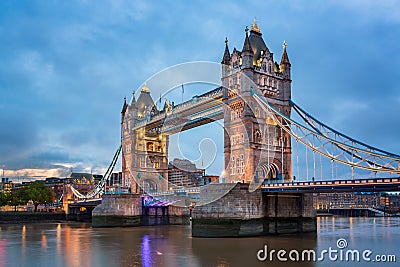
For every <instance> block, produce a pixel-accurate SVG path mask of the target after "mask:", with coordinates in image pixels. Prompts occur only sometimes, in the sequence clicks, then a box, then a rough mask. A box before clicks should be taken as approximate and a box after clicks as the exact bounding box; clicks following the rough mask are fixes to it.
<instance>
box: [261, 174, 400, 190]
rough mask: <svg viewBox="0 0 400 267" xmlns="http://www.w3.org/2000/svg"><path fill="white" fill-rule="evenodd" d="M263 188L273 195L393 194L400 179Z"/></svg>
mask: <svg viewBox="0 0 400 267" xmlns="http://www.w3.org/2000/svg"><path fill="white" fill-rule="evenodd" d="M261 188H262V191H263V192H271V193H278V192H284V193H334V192H369V191H372V192H389V191H391V192H393V191H400V177H399V178H376V179H358V180H336V181H315V182H293V183H290V182H287V183H273V184H265V185H263V186H262V187H261Z"/></svg>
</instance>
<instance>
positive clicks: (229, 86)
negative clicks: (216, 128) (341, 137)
mask: <svg viewBox="0 0 400 267" xmlns="http://www.w3.org/2000/svg"><path fill="white" fill-rule="evenodd" d="M249 32H250V33H249ZM245 33H246V35H245V40H244V44H243V48H242V50H241V51H239V50H237V49H236V48H234V49H233V51H232V53H230V51H229V48H228V40H226V41H225V44H226V45H225V52H224V56H223V59H222V62H221V64H222V79H221V80H222V84H223V86H224V97H223V103H224V104H225V105H224V128H225V133H224V161H225V178H226V182H233V181H245V182H250V181H252V179H255V180H259V179H263V178H264V179H268V180H270V181H274V180H275V181H277V180H280V181H282V180H284V181H291V179H292V162H291V139H290V136H289V135H288V134H287V133H285V132H284V131H283V130H281V129H280V128H279V126H278V125H277V123H276V122H275V121H274V120H273V119H272V118H271V117H269V116H268V114H267V113H266V112H265V111H264V109H263V108H261V107H260V106H259V104H258V103H257V102H256V101H255V100H254V98H253V97H252V96H251V89H252V88H253V89H254V90H255V91H256V92H257V93H258V94H260V95H263V96H264V97H265V98H266V99H267V100H268V102H269V103H271V104H272V105H273V106H275V107H276V108H278V109H279V110H280V111H281V112H282V113H284V114H286V115H287V116H289V117H290V112H291V108H290V105H289V99H290V98H291V77H290V72H291V64H290V61H289V57H288V55H287V52H286V42H284V43H283V53H282V57H281V61H280V63H279V64H278V63H277V62H275V61H274V58H273V53H271V52H270V50H269V49H268V47H267V46H266V44H265V42H264V40H263V38H262V33H261V31H260V28H259V27H258V25H257V23H256V21H255V20H254V24H253V25H252V27H251V30H250V31H249V30H248V28H247V27H246V30H245Z"/></svg>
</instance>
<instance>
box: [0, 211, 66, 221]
mask: <svg viewBox="0 0 400 267" xmlns="http://www.w3.org/2000/svg"><path fill="white" fill-rule="evenodd" d="M66 221H67V216H66V214H65V212H28V211H2V212H0V224H14V223H15V224H18V223H47V222H66Z"/></svg>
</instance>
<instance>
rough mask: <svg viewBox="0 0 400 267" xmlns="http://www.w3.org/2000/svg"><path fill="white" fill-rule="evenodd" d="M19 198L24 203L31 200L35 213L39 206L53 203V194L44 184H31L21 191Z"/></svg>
mask: <svg viewBox="0 0 400 267" xmlns="http://www.w3.org/2000/svg"><path fill="white" fill-rule="evenodd" d="M21 196H22V198H23V199H24V200H25V203H26V202H28V201H29V200H31V201H32V202H33V205H34V206H35V210H34V211H37V207H38V206H39V204H50V203H53V201H54V193H53V192H52V191H51V190H50V188H48V187H47V186H46V185H45V184H44V183H41V182H33V183H30V184H29V185H28V186H26V187H25V188H22V189H21Z"/></svg>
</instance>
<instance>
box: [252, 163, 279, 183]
mask: <svg viewBox="0 0 400 267" xmlns="http://www.w3.org/2000/svg"><path fill="white" fill-rule="evenodd" d="M279 174H280V170H279V167H278V165H277V164H276V163H274V162H269V163H268V162H264V163H260V164H259V165H258V166H257V168H256V177H255V179H256V180H261V179H262V180H273V179H278V178H279Z"/></svg>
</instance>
